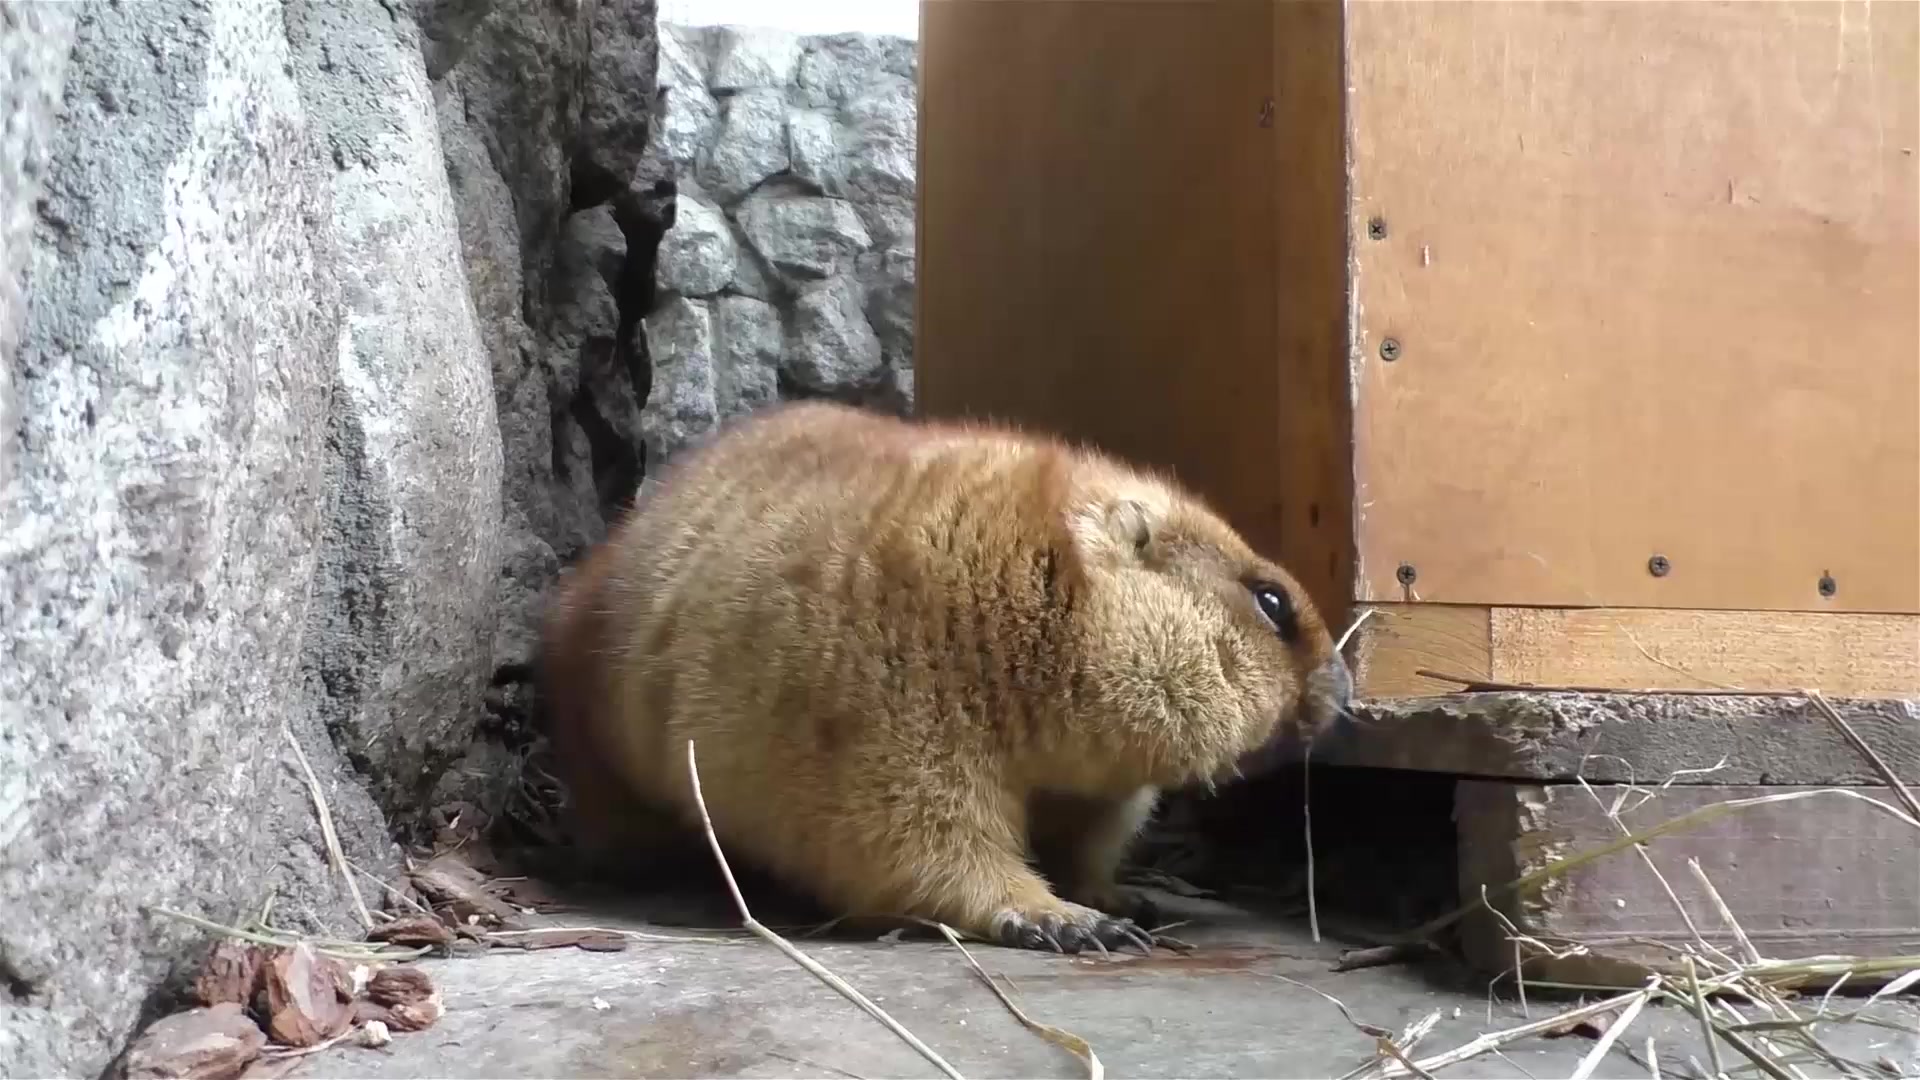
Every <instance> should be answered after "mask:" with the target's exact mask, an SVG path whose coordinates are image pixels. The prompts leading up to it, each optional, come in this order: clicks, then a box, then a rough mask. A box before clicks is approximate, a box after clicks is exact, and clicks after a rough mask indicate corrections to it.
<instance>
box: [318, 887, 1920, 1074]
mask: <svg viewBox="0 0 1920 1080" xmlns="http://www.w3.org/2000/svg"><path fill="white" fill-rule="evenodd" d="M1216 913H1217V915H1218V917H1216V918H1215V919H1214V920H1213V921H1212V922H1211V924H1209V925H1205V926H1199V927H1187V928H1183V929H1182V930H1180V931H1177V932H1178V933H1181V934H1183V935H1184V936H1185V937H1186V939H1187V940H1189V941H1191V942H1192V943H1194V944H1195V945H1197V946H1199V948H1198V950H1197V951H1196V952H1195V953H1193V954H1190V955H1188V956H1184V957H1183V956H1176V955H1172V954H1163V955H1161V956H1157V957H1155V958H1150V959H1149V958H1142V957H1139V956H1137V955H1136V956H1122V955H1116V956H1115V957H1114V958H1113V959H1111V960H1103V959H1099V958H1097V957H1077V958H1075V957H1063V956H1054V955H1042V954H1038V953H1031V952H1018V951H1014V950H1010V949H1004V948H995V947H987V946H978V947H975V948H974V954H975V956H976V957H977V958H978V959H979V960H980V961H981V963H982V964H983V965H984V966H986V967H987V969H988V970H990V971H994V972H997V973H1003V974H1005V975H1006V976H1008V978H1009V980H1010V981H1011V983H1012V984H1013V988H1014V992H1015V993H1016V994H1017V995H1018V999H1019V1001H1020V1002H1021V1004H1022V1006H1023V1007H1024V1008H1025V1009H1027V1011H1028V1012H1029V1014H1030V1015H1032V1016H1033V1017H1035V1018H1036V1019H1039V1020H1042V1021H1045V1022H1047V1023H1051V1024H1055V1025H1058V1026H1060V1027H1063V1028H1066V1029H1067V1030H1069V1031H1072V1032H1075V1033H1076V1034H1079V1035H1081V1036H1082V1037H1084V1038H1086V1039H1087V1040H1088V1041H1089V1042H1091V1043H1092V1044H1093V1046H1094V1049H1095V1052H1096V1053H1098V1054H1099V1055H1100V1058H1101V1060H1102V1062H1103V1063H1104V1064H1105V1066H1106V1069H1107V1073H1108V1075H1110V1076H1113V1077H1116V1078H1119V1077H1174V1076H1178V1077H1328V1076H1338V1075H1341V1074H1342V1073H1345V1072H1347V1071H1348V1070H1349V1069H1351V1068H1353V1067H1354V1066H1355V1065H1357V1064H1359V1063H1360V1062H1362V1061H1364V1060H1365V1059H1366V1057H1367V1056H1368V1054H1369V1053H1370V1052H1371V1040H1370V1039H1369V1038H1368V1037H1367V1036H1365V1035H1363V1034H1362V1033H1360V1032H1359V1031H1357V1030H1355V1029H1354V1027H1353V1026H1352V1025H1350V1024H1349V1023H1348V1022H1347V1021H1346V1020H1345V1019H1343V1018H1342V1017H1341V1015H1340V1012H1339V1010H1338V1009H1336V1008H1335V1007H1334V1006H1333V1005H1331V1004H1329V1003H1328V1002H1327V1001H1326V1000H1325V999H1323V998H1321V997H1319V996H1317V995H1315V994H1314V993H1312V992H1310V991H1308V990H1306V989H1303V988H1302V987H1300V986H1296V985H1292V984H1290V983H1288V982H1285V981H1283V979H1282V977H1284V978H1286V979H1294V980H1298V981H1299V982H1302V983H1306V984H1308V985H1310V986H1313V987H1316V988H1318V989H1320V990H1322V991H1324V992H1326V993H1328V994H1332V995H1334V996H1336V997H1339V998H1340V999H1342V1000H1343V1001H1345V1002H1346V1003H1347V1005H1348V1006H1349V1007H1351V1008H1352V1010H1353V1011H1354V1013H1355V1014H1356V1015H1357V1016H1358V1017H1359V1018H1360V1019H1362V1020H1364V1021H1366V1022H1368V1023H1372V1024H1378V1025H1381V1026H1383V1027H1388V1028H1393V1029H1396V1030H1398V1029H1400V1028H1403V1027H1405V1026H1406V1025H1408V1024H1410V1023H1412V1022H1414V1021H1415V1020H1418V1019H1419V1018H1420V1017H1422V1016H1424V1015H1426V1014H1427V1013H1429V1012H1431V1011H1433V1010H1435V1009H1438V1010H1441V1012H1442V1020H1441V1022H1440V1024H1439V1027H1438V1029H1437V1030H1436V1031H1435V1032H1434V1033H1433V1034H1432V1035H1430V1036H1428V1037H1427V1039H1426V1040H1425V1041H1424V1042H1422V1043H1421V1044H1420V1046H1419V1052H1420V1053H1423V1054H1431V1053H1436V1052H1439V1051H1442V1050H1446V1049H1451V1048H1453V1047H1455V1046H1458V1045H1460V1044H1462V1043H1465V1042H1467V1041H1468V1040H1470V1039H1472V1038H1473V1037H1474V1036H1475V1035H1477V1034H1479V1033H1480V1032H1482V1031H1486V1030H1490V1029H1492V1028H1496V1027H1509V1026H1512V1025H1514V1024H1517V1023H1519V1022H1522V1020H1523V1019H1524V1016H1523V1014H1522V1012H1521V1010H1520V1008H1519V1006H1518V1005H1517V1004H1512V1003H1506V1002H1502V1003H1496V1004H1493V1005H1492V1006H1491V1011H1492V1018H1491V1021H1490V1020H1489V1008H1490V1006H1489V1003H1488V1000H1487V997H1486V995H1485V992H1484V988H1475V987H1474V986H1473V985H1472V984H1470V983H1454V984H1452V985H1449V984H1448V983H1447V982H1446V981H1445V979H1444V976H1439V975H1436V974H1434V973H1432V972H1425V971H1421V970H1416V969H1412V968H1405V967H1397V968H1375V969H1370V970H1362V971H1355V972H1348V973H1335V972H1332V971H1330V970H1329V966H1330V964H1331V962H1332V960H1333V959H1334V958H1335V957H1336V956H1337V955H1338V953H1339V951H1340V949H1341V946H1340V945H1339V944H1337V943H1333V942H1323V943H1321V944H1315V943H1314V942H1312V941H1311V940H1310V939H1309V938H1308V936H1307V935H1306V934H1305V932H1304V931H1302V930H1299V929H1295V928H1290V927H1285V926H1277V925H1274V924H1272V923H1263V922H1259V921H1255V920H1253V919H1251V918H1247V917H1229V916H1227V915H1225V914H1224V913H1219V912H1218V911H1217V909H1216ZM613 921H614V920H613V919H611V918H592V919H587V918H580V919H570V920H569V922H574V923H577V924H579V925H588V924H597V925H607V924H609V923H610V922H613ZM797 943H798V944H800V945H801V947H802V948H803V949H805V950H806V951H807V952H808V953H809V954H810V955H812V956H814V957H815V958H816V959H818V960H819V961H820V962H821V963H823V964H825V965H826V966H827V967H828V968H830V969H832V970H833V971H835V972H836V973H838V974H839V975H841V976H842V977H843V978H845V979H847V980H848V981H849V982H851V983H852V984H853V985H854V986H856V987H858V988H859V989H861V990H862V992H864V993H866V994H867V995H869V996H870V997H871V998H873V999H874V1001H876V1002H877V1003H878V1004H879V1005H880V1006H881V1007H882V1008H883V1009H886V1010H887V1011H888V1012H890V1013H891V1014H892V1015H893V1016H894V1017H896V1018H897V1019H898V1020H899V1021H900V1022H901V1023H903V1024H904V1025H905V1026H906V1027H907V1028H908V1029H909V1030H911V1031H913V1032H914V1033H915V1034H916V1035H918V1036H919V1037H920V1038H922V1039H924V1040H925V1041H926V1042H927V1043H928V1044H929V1045H931V1046H932V1047H933V1048H934V1049H935V1050H937V1051H938V1052H940V1053H941V1054H942V1055H944V1056H945V1057H946V1058H947V1059H948V1060H949V1061H950V1062H952V1064H953V1065H954V1066H955V1067H956V1068H957V1069H958V1070H959V1071H960V1072H961V1073H962V1074H964V1075H966V1076H968V1077H1041V1076H1058V1077H1078V1076H1084V1075H1085V1071H1084V1069H1083V1068H1082V1066H1081V1064H1080V1063H1079V1062H1078V1061H1077V1060H1076V1059H1075V1058H1074V1057H1073V1056H1072V1055H1070V1054H1069V1053H1067V1052H1066V1051H1064V1050H1062V1049H1059V1048H1057V1047H1055V1046H1053V1045H1051V1044H1049V1043H1047V1042H1045V1041H1043V1040H1042V1039H1041V1038H1039V1037H1038V1036H1036V1035H1034V1034H1032V1033H1031V1032H1028V1031H1026V1030H1025V1029H1024V1028H1022V1027H1021V1026H1020V1025H1019V1024H1018V1023H1017V1022H1016V1021H1015V1020H1014V1019H1013V1018H1012V1017H1011V1016H1010V1015H1009V1014H1008V1013H1007V1011H1006V1010H1005V1009H1004V1008H1003V1007H1002V1006H1001V1004H1000V1003H999V1002H998V1001H997V1000H996V999H995V998H994V997H993V995H992V994H991V993H990V992H989V991H988V990H987V988H986V987H985V986H983V985H982V984H981V983H980V982H979V980H978V978H977V977H976V976H975V975H974V974H973V973H972V971H971V969H969V968H968V967H967V965H966V963H965V962H964V960H963V959H962V958H961V957H960V955H959V954H958V953H956V952H955V951H954V950H953V949H952V947H951V946H948V945H946V944H944V943H938V942H922V941H915V940H908V941H902V942H887V941H882V940H836V941H823V940H818V939H816V940H809V941H798V942H797ZM422 966H423V967H425V968H426V970H428V971H429V972H431V973H432V975H433V977H434V978H435V979H436V980H438V982H439V984H440V985H441V987H442V990H443V993H444V997H445V1004H446V1015H445V1017H444V1018H443V1019H442V1020H441V1021H440V1022H439V1023H438V1024H437V1025H435V1026H434V1027H433V1028H431V1029H429V1030H427V1031H424V1032H418V1033H413V1034H407V1035H400V1036H397V1037H396V1038H395V1040H394V1042H393V1043H392V1044H390V1045H389V1046H387V1047H385V1048H383V1049H379V1050H367V1049H360V1048H347V1047H339V1048H335V1049H333V1050H329V1051H327V1052H325V1053H323V1054H318V1055H315V1056H313V1057H310V1058H307V1059H304V1060H303V1061H302V1063H301V1064H300V1066H299V1068H298V1069H297V1070H296V1071H295V1072H293V1073H291V1074H290V1075H292V1076H296V1077H343V1078H345V1077H351V1078H367V1080H372V1078H377V1077H379V1078H384V1077H394V1078H399V1077H615V1076H645V1077H686V1076H707V1077H786V1076H807V1077H815V1076H836V1075H846V1074H852V1075H857V1076H860V1077H871V1078H878V1077H920V1076H933V1075H936V1073H935V1071H934V1069H933V1068H932V1067H931V1066H930V1065H929V1064H928V1063H927V1062H926V1061H925V1060H924V1059H922V1058H920V1057H919V1056H918V1055H917V1054H916V1053H915V1052H914V1051H913V1050H912V1049H910V1048H909V1047H908V1046H906V1045H905V1044H904V1043H903V1042H901V1041H900V1040H899V1039H898V1038H896V1037H895V1036H894V1035H893V1034H891V1033H890V1032H888V1031H887V1030H886V1029H885V1028H883V1027H882V1026H880V1025H879V1024H878V1023H876V1022H875V1021H874V1020H873V1019H872V1018H870V1017H868V1016H867V1015H866V1014H865V1013H863V1012H861V1011H860V1010H859V1009H858V1008H857V1007H855V1006H854V1005H853V1004H852V1003H850V1002H848V1001H847V1000H846V999H844V998H842V997H840V996H839V995H838V994H836V993H834V992H833V991H832V990H830V989H828V988H827V987H826V986H824V985H822V984H821V983H820V982H818V981H816V980H815V979H814V977H813V976H811V975H809V974H808V973H807V972H805V971H804V970H802V969H800V968H799V967H798V966H796V965H795V964H793V963H792V961H790V960H788V959H787V958H785V957H784V956H782V955H781V954H779V953H778V952H776V951H775V950H774V949H773V948H771V947H770V946H768V945H766V944H765V943H763V942H760V941H758V940H756V939H748V938H741V939H736V940H731V941H728V942H726V943H719V944H714V943H676V944H651V943H641V944H636V945H635V946H633V947H632V948H630V949H628V950H627V951H625V952H621V953H588V952H582V951H578V950H571V949H563V950H553V951H546V952H534V953H517V952H516V953H507V952H494V953H491V954H488V955H485V956H478V957H472V958H459V959H450V960H438V961H429V962H426V963H424V964H423V965H422ZM1554 1008H1556V1006H1555V1005H1553V1004H1546V1005H1542V1004H1541V1003H1539V1002H1537V1001H1536V1002H1535V1003H1534V1006H1533V1015H1534V1016H1542V1015H1547V1014H1548V1013H1549V1012H1550V1011H1552V1010H1553V1009H1554ZM1884 1008H1885V1011H1886V1012H1887V1014H1888V1015H1889V1016H1893V1017H1896V1018H1897V1019H1900V1020H1901V1021H1902V1022H1904V1023H1906V1024H1907V1025H1909V1026H1914V1027H1920V1008H1915V1007H1913V1006H1911V1005H1907V1004H1896V1005H1888V1006H1885V1007H1884ZM1650 1034H1651V1035H1653V1036H1655V1038H1656V1039H1657V1045H1658V1047H1659V1053H1660V1057H1661V1059H1662V1062H1663V1065H1664V1066H1665V1068H1664V1074H1665V1075H1668V1076H1673V1075H1685V1071H1684V1064H1685V1061H1686V1058H1687V1056H1688V1055H1689V1054H1691V1055H1695V1056H1702V1057H1703V1055H1701V1052H1700V1043H1699V1041H1698V1036H1697V1029H1696V1028H1695V1027H1694V1026H1693V1023H1692V1021H1691V1020H1690V1018H1689V1017H1688V1016H1686V1015H1685V1014H1683V1013H1681V1012H1679V1011H1677V1010H1671V1009H1654V1010H1649V1011H1648V1012H1647V1013H1646V1014H1644V1015H1643V1016H1642V1017H1641V1019H1639V1020H1638V1021H1636V1023H1635V1025H1634V1027H1633V1029H1632V1031H1631V1033H1630V1037H1629V1039H1628V1040H1627V1041H1629V1042H1631V1043H1632V1044H1633V1045H1634V1046H1635V1048H1636V1049H1639V1048H1643V1047H1644V1045H1645V1039H1646V1036H1647V1035H1650ZM1827 1037H1828V1042H1829V1043H1830V1045H1834V1046H1836V1047H1838V1048H1842V1049H1843V1052H1849V1053H1851V1054H1853V1055H1854V1056H1855V1057H1857V1058H1858V1059H1860V1060H1863V1061H1867V1062H1871V1061H1873V1060H1875V1059H1876V1058H1880V1057H1883V1056H1884V1057H1886V1058H1888V1059H1890V1060H1892V1061H1895V1062H1897V1063H1899V1065H1900V1066H1901V1067H1902V1068H1903V1069H1905V1070H1906V1074H1907V1075H1920V1036H1916V1035H1913V1034H1906V1033H1901V1032H1897V1031H1890V1030H1885V1029H1880V1028H1872V1027H1865V1026H1858V1025H1848V1026H1846V1027H1843V1028H1835V1029H1833V1030H1831V1031H1830V1032H1828V1033H1827ZM1592 1045H1593V1043H1592V1042H1591V1041H1590V1040H1588V1039H1585V1038H1581V1037H1578V1036H1574V1037H1568V1038H1562V1039H1555V1040H1547V1039H1532V1040H1528V1041H1525V1042H1522V1043H1519V1044H1517V1045H1515V1046H1512V1047H1510V1048H1507V1049H1506V1050H1505V1057H1504V1058H1501V1057H1482V1058H1478V1059H1475V1060H1473V1061H1470V1062H1467V1063H1464V1064H1461V1065H1458V1066H1454V1067H1452V1068H1449V1069H1445V1070H1442V1071H1441V1072H1440V1073H1439V1074H1438V1075H1441V1076H1445V1077H1526V1076H1533V1077H1552V1076H1567V1075H1569V1074H1570V1073H1571V1071H1572V1070H1573V1069H1574V1067H1575V1065H1576V1063H1577V1062H1578V1061H1579V1059H1580V1057H1581V1056H1582V1055H1584V1054H1585V1053H1586V1052H1587V1051H1588V1050H1589V1049H1590V1048H1591V1047H1592ZM1676 1066H1679V1068H1676ZM1595 1075H1598V1076H1611V1077H1620V1076H1644V1075H1646V1072H1645V1071H1644V1070H1643V1069H1641V1068H1640V1067H1639V1066H1638V1065H1636V1064H1635V1063H1634V1062H1633V1061H1632V1060H1630V1059H1629V1058H1627V1057H1626V1056H1624V1055H1622V1054H1620V1053H1619V1052H1617V1051H1616V1052H1615V1053H1614V1054H1613V1055H1612V1056H1611V1058H1610V1060H1608V1061H1606V1062H1604V1063H1603V1064H1602V1065H1601V1067H1600V1069H1599V1071H1598V1072H1597V1073H1596V1074H1595ZM1809 1075H1817V1073H1810V1074H1809Z"/></svg>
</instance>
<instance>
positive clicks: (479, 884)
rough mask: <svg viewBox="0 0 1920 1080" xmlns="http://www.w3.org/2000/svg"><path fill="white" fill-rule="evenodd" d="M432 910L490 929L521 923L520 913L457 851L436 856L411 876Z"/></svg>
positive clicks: (409, 876) (410, 878) (460, 923)
mask: <svg viewBox="0 0 1920 1080" xmlns="http://www.w3.org/2000/svg"><path fill="white" fill-rule="evenodd" d="M408 880H409V881H411V882H412V883H413V887H414V888H416V889H418V890H420V894H421V895H422V896H425V897H426V898H427V902H428V903H429V904H431V905H433V909H434V910H435V911H437V912H440V913H441V914H442V915H445V916H448V917H450V918H451V920H452V921H453V922H454V923H455V924H456V925H462V926H473V925H480V926H484V927H487V928H488V929H495V928H500V927H516V926H519V925H520V921H519V919H520V912H519V909H517V908H515V907H514V906H513V905H512V904H509V903H507V902H506V901H504V900H502V899H500V898H499V897H497V896H495V895H494V894H493V892H492V891H491V890H490V889H489V888H488V887H487V879H486V878H485V877H484V876H482V875H481V874H480V872H479V871H477V870H475V869H474V868H473V867H471V866H469V865H467V863H466V862H465V861H464V860H463V859H461V858H460V857H459V856H457V855H454V854H443V855H436V856H434V857H433V858H432V859H431V860H429V861H428V862H427V863H426V864H425V865H424V866H421V867H419V868H418V869H416V870H414V871H413V872H412V873H411V874H409V875H408Z"/></svg>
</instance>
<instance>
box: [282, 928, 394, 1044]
mask: <svg viewBox="0 0 1920 1080" xmlns="http://www.w3.org/2000/svg"><path fill="white" fill-rule="evenodd" d="M378 978H379V975H375V976H374V979H376V980H377V979H378ZM368 985H369V987H371V985H372V984H371V983H369V984H368ZM265 997H266V1014H267V1017H268V1021H267V1031H268V1032H269V1033H270V1034H271V1035H272V1036H273V1038H274V1041H275V1042H278V1043H281V1044H283V1045H286V1046H312V1045H314V1044H315V1043H320V1042H324V1041H326V1040H327V1039H331V1038H333V1037H334V1036H335V1035H338V1034H340V1033H341V1032H343V1031H345V1030H346V1029H347V1025H348V1024H350V1023H351V1022H352V1020H353V1010H352V1009H351V1008H350V1007H349V1005H348V1002H350V1001H351V1000H352V999H353V977H352V976H351V975H349V974H347V968H346V965H345V964H342V963H341V962H340V961H338V960H335V959H333V958H332V957H329V956H322V955H321V954H319V953H317V952H314V951H313V947H312V946H310V945H308V944H307V943H306V942H304V941H303V942H301V943H300V944H298V945H295V946H293V947H291V948H287V949H281V950H280V951H279V952H278V953H277V954H276V955H275V956H274V957H273V959H272V961H271V962H269V963H268V964H267V967H266V994H265Z"/></svg>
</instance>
